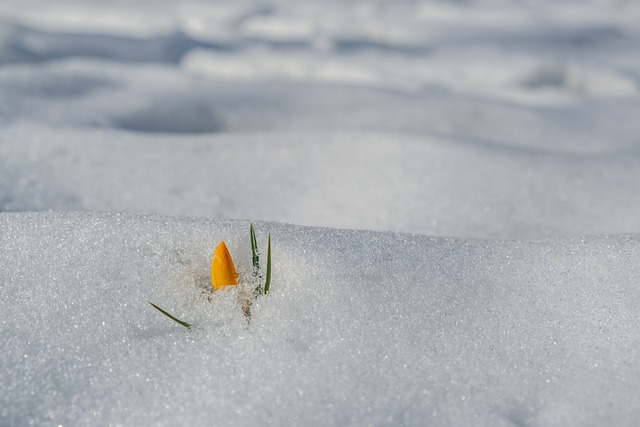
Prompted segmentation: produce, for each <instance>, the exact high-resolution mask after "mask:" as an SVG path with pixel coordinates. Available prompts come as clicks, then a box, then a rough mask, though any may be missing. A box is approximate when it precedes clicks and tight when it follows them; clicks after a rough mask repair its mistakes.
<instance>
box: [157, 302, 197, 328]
mask: <svg viewBox="0 0 640 427" xmlns="http://www.w3.org/2000/svg"><path fill="white" fill-rule="evenodd" d="M149 304H151V306H152V307H153V308H155V309H156V310H158V311H159V312H160V313H162V314H164V315H165V316H167V317H168V318H169V319H171V320H173V321H174V322H176V323H179V324H181V325H182V326H184V327H185V328H187V329H191V325H190V324H189V323H187V322H183V321H182V320H180V319H178V318H175V317H173V316H172V315H170V314H169V313H167V312H166V311H164V310H163V309H161V308H160V307H158V306H157V305H155V304H154V303H152V302H149Z"/></svg>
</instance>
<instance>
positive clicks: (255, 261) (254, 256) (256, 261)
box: [249, 223, 260, 277]
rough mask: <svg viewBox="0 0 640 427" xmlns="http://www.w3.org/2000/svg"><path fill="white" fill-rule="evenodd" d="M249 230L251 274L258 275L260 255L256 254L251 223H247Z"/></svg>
mask: <svg viewBox="0 0 640 427" xmlns="http://www.w3.org/2000/svg"><path fill="white" fill-rule="evenodd" d="M249 232H250V233H251V255H252V261H253V275H254V276H256V277H257V276H259V274H260V255H259V254H258V241H257V240H256V231H255V229H254V228H253V223H250V224H249Z"/></svg>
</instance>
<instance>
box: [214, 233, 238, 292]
mask: <svg viewBox="0 0 640 427" xmlns="http://www.w3.org/2000/svg"><path fill="white" fill-rule="evenodd" d="M237 284H238V273H236V267H235V266H234V265H233V260H232V259H231V254H229V250H228V249H227V245H225V244H224V242H220V244H219V245H218V247H217V248H216V250H215V252H214V253H213V260H212V261H211V286H213V289H214V290H216V291H217V290H218V289H221V288H223V287H225V286H230V285H237Z"/></svg>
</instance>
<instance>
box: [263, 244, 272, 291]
mask: <svg viewBox="0 0 640 427" xmlns="http://www.w3.org/2000/svg"><path fill="white" fill-rule="evenodd" d="M270 284H271V233H269V240H268V242H267V280H266V281H265V283H264V294H265V295H266V294H268V293H269V285H270Z"/></svg>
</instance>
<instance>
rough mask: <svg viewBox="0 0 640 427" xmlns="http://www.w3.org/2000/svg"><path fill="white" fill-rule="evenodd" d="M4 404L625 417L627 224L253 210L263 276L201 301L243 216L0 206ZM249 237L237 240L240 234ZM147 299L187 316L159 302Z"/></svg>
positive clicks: (481, 419)
mask: <svg viewBox="0 0 640 427" xmlns="http://www.w3.org/2000/svg"><path fill="white" fill-rule="evenodd" d="M0 221H1V224H2V225H1V226H2V230H3V233H2V236H1V237H0V245H1V247H2V248H3V251H2V265H3V269H2V286H3V292H2V294H1V298H2V299H1V300H0V301H1V304H2V307H3V316H2V326H3V327H2V332H1V334H2V342H3V345H4V347H5V351H3V352H2V355H1V356H0V357H1V359H0V362H1V363H2V366H4V367H11V369H6V370H5V371H4V373H3V376H2V380H1V381H2V384H1V385H2V388H1V389H2V390H3V392H2V394H1V396H2V400H1V402H2V407H3V408H4V409H3V412H2V419H3V423H4V424H6V425H17V424H21V422H22V421H24V420H25V418H24V417H28V418H29V420H33V422H34V423H35V424H38V425H41V424H42V425H44V424H47V423H54V424H55V423H59V424H63V425H64V424H83V425H109V424H119V425H148V424H153V425H176V424H180V425H206V424H209V423H215V424H223V425H231V424H235V425H255V424H262V423H265V422H266V423H269V424H274V425H283V424H295V425H311V424H312V425H336V424H340V425H345V424H357V425H362V424H364V425H368V424H373V425H380V424H404V425H407V424H408V425H419V424H424V423H433V424H455V425H460V424H474V425H486V424H490V425H526V424H540V425H566V424H575V425H579V424H594V425H598V424H601V425H602V424H607V423H609V422H612V420H615V423H616V424H619V425H632V424H633V422H634V421H635V419H636V418H635V417H636V416H637V409H638V404H639V402H638V394H637V393H635V390H636V388H637V384H638V382H639V381H640V371H639V370H638V365H637V363H636V362H637V357H638V353H637V350H638V348H639V345H640V342H639V337H638V334H637V329H638V327H639V326H640V321H639V320H640V319H639V318H638V316H637V310H636V309H635V308H636V307H637V306H638V304H639V303H640V292H639V289H638V286H637V283H638V280H640V268H638V263H637V259H638V256H640V239H638V237H637V236H618V237H601V238H591V239H569V240H562V241H547V242H531V243H523V242H506V241H505V242H487V241H473V240H455V239H445V238H432V237H425V236H420V235H409V234H393V233H380V232H368V231H350V230H335V229H320V228H304V227H299V226H291V225H289V226H287V225H279V224H275V223H260V224H257V229H258V239H259V241H262V242H264V240H265V239H264V238H265V236H264V234H265V231H266V230H270V231H271V233H272V238H273V242H274V259H275V262H274V268H273V271H274V277H273V285H272V293H271V294H270V295H269V296H267V297H266V298H264V299H262V300H260V301H259V303H258V304H257V305H256V306H255V307H254V310H253V316H252V321H251V324H250V325H247V322H246V321H245V319H244V318H243V315H242V314H241V311H240V310H239V308H238V306H237V302H236V299H235V298H234V296H233V295H232V294H233V291H229V292H222V293H220V294H216V295H215V296H213V297H212V298H211V301H209V300H208V299H207V297H206V294H205V293H203V289H202V287H203V286H206V284H207V283H206V280H207V274H208V269H209V262H210V257H211V254H212V251H213V249H212V245H211V242H213V241H219V240H221V239H223V238H224V239H225V240H226V242H227V244H228V246H229V249H230V251H231V253H232V256H234V258H235V259H236V260H237V263H238V264H239V268H240V269H243V268H244V269H245V270H246V269H247V266H248V264H249V263H250V251H248V250H246V244H247V240H248V223H246V222H241V221H230V222H222V221H208V220H194V219H171V218H167V217H141V216H129V215H122V214H95V213H86V214H71V213H67V214H63V213H62V214H61V213H41V214H30V213H22V214H3V215H2V216H0ZM243 246H245V247H244V249H245V250H244V251H241V248H242V247H243ZM149 300H151V301H153V302H155V303H157V304H159V305H161V306H162V307H164V308H166V309H170V310H171V311H172V312H173V313H174V314H175V315H177V316H179V317H181V318H183V319H185V320H188V321H191V322H193V323H195V324H196V325H197V329H196V330H194V331H192V332H187V331H185V329H184V328H182V327H181V326H178V325H176V324H174V323H173V322H170V321H168V320H167V319H166V318H164V317H163V316H161V315H160V314H158V313H157V312H155V311H154V310H153V309H152V308H151V307H150V306H149V305H148V304H147V301H149Z"/></svg>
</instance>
